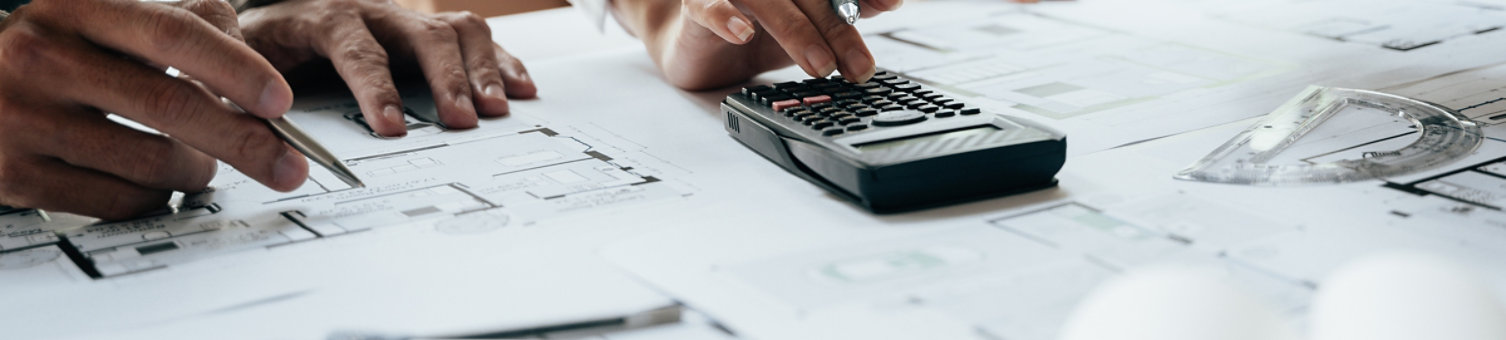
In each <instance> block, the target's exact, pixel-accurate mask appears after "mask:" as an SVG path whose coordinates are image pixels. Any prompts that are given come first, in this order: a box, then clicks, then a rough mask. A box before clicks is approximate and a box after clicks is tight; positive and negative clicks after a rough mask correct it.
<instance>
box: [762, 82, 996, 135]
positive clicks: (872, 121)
mask: <svg viewBox="0 0 1506 340" xmlns="http://www.w3.org/2000/svg"><path fill="white" fill-rule="evenodd" d="M742 92H743V94H744V95H746V96H747V97H748V98H749V99H752V100H753V102H755V103H756V104H758V105H767V106H768V107H769V108H770V109H773V110H774V112H777V113H779V114H780V116H782V117H784V119H787V120H789V121H790V124H787V125H790V126H804V127H807V128H809V129H811V130H814V131H816V132H818V133H820V134H821V135H824V136H836V135H841V134H844V133H849V132H856V131H864V130H867V129H869V128H870V127H891V126H901V125H909V124H914V123H919V122H923V121H926V120H929V119H946V118H952V117H957V116H959V115H962V116H969V115H977V114H979V113H982V110H979V109H978V108H969V107H966V105H964V104H962V103H961V102H959V101H957V100H955V99H952V98H947V97H946V96H944V95H942V94H940V93H937V92H936V91H933V90H930V89H926V88H925V87H922V86H921V85H920V84H918V83H915V82H913V81H910V80H908V79H905V78H902V77H899V75H897V74H894V73H891V72H888V71H879V72H878V73H877V74H875V75H874V76H873V78H872V80H869V81H868V82H866V83H861V84H854V83H849V82H847V81H845V80H842V79H841V78H840V76H838V77H832V78H830V79H828V78H813V79H806V80H803V81H798V82H797V81H791V82H783V83H778V84H773V85H761V86H754V87H748V88H744V89H743V90H742Z"/></svg>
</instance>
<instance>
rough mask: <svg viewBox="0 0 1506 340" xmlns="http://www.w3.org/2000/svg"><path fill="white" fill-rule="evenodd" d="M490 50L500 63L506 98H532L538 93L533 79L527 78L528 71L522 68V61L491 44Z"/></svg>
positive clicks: (500, 47)
mask: <svg viewBox="0 0 1506 340" xmlns="http://www.w3.org/2000/svg"><path fill="white" fill-rule="evenodd" d="M492 50H493V51H494V54H496V55H497V60H499V61H500V62H501V63H502V69H503V70H504V71H503V72H502V82H503V83H505V84H507V85H506V89H507V96H508V97H513V98H533V97H534V96H537V95H538V93H539V90H538V87H537V86H535V85H534V84H533V78H532V77H529V76H528V69H527V68H525V67H523V61H522V60H518V58H517V57H513V56H512V54H511V53H507V51H506V50H503V49H502V46H500V45H497V44H492Z"/></svg>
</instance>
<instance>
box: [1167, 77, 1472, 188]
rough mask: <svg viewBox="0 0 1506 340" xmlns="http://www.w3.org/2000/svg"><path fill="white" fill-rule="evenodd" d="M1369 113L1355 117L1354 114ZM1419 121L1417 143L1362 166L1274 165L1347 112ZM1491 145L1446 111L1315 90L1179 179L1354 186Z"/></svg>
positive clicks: (1368, 94) (1362, 161)
mask: <svg viewBox="0 0 1506 340" xmlns="http://www.w3.org/2000/svg"><path fill="white" fill-rule="evenodd" d="M1356 107H1357V108H1363V109H1364V110H1347V109H1352V108H1356ZM1345 111H1349V112H1355V113H1350V114H1389V115H1393V116H1396V117H1400V118H1404V119H1406V120H1408V121H1411V122H1412V124H1413V125H1414V127H1415V128H1416V129H1417V132H1418V133H1417V134H1416V135H1417V140H1416V141H1414V142H1412V143H1411V144H1408V145H1406V146H1405V147H1402V148H1400V149H1397V150H1391V151H1373V152H1365V153H1364V154H1363V155H1362V157H1359V158H1357V159H1343V160H1335V161H1327V162H1316V163H1313V162H1289V163H1276V162H1271V161H1272V159H1274V158H1275V157H1276V156H1277V155H1280V154H1281V152H1283V151H1286V150H1287V149H1288V148H1289V147H1291V146H1292V145H1293V143H1296V142H1297V141H1298V140H1300V139H1302V137H1303V136H1304V135H1306V134H1307V133H1308V132H1312V131H1313V130H1314V129H1316V128H1317V127H1318V126H1319V125H1322V124H1323V123H1325V122H1327V121H1328V120H1329V119H1330V118H1332V117H1334V116H1335V115H1338V114H1340V113H1341V112H1345ZM1484 140H1485V137H1484V135H1483V133H1482V132H1481V130H1480V125H1479V124H1478V123H1476V122H1474V121H1472V120H1470V119H1469V118H1468V117H1466V116H1464V115H1462V114H1459V113H1458V112H1454V111H1453V110H1451V109H1448V108H1446V107H1443V106H1440V105H1437V104H1433V103H1429V102H1425V101H1420V100H1416V99H1411V98H1406V97H1401V96H1396V95H1390V94H1385V93H1380V92H1374V91H1366V90H1355V89H1342V88H1329V87H1319V86H1313V87H1309V88H1307V90H1305V91H1303V92H1302V94H1301V95H1298V96H1297V97H1295V98H1292V100H1291V101H1288V102H1287V103H1286V104H1283V105H1282V106H1281V107H1279V108H1277V109H1276V110H1275V111H1273V112H1271V114H1269V115H1267V116H1266V117H1265V118H1263V119H1261V120H1260V121H1259V122H1257V123H1256V124H1255V125H1254V126H1251V127H1250V128H1249V129H1247V130H1245V131H1244V132H1242V133H1240V134H1239V135H1238V136H1235V137H1234V139H1231V140H1229V141H1228V142H1226V143H1224V144H1223V145H1222V146H1219V147H1218V149H1215V150H1214V151H1213V152H1212V153H1210V154H1209V155H1208V156H1207V157H1204V158H1203V159H1202V160H1199V161H1198V162H1197V163H1194V164H1193V165H1192V166H1190V167H1188V168H1187V169H1185V170H1182V171H1181V172H1180V173H1178V174H1177V175H1176V178H1177V179H1181V180H1190V181H1201V182H1213V183H1226V184H1242V185H1260V186H1289V185H1313V184H1337V183H1348V182H1356V181H1364V180H1372V179H1378V178H1387V177H1396V176H1404V175H1408V174H1413V173H1417V172H1420V171H1424V170H1427V169H1432V168H1436V167H1439V166H1442V165H1444V164H1448V163H1450V162H1453V161H1455V160H1458V159H1461V158H1464V157H1465V156H1468V155H1470V154H1471V153H1473V152H1474V151H1475V149H1477V148H1479V147H1480V144H1482V143H1483V142H1484Z"/></svg>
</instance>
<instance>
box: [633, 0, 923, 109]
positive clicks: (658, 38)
mask: <svg viewBox="0 0 1506 340" xmlns="http://www.w3.org/2000/svg"><path fill="white" fill-rule="evenodd" d="M612 4H613V7H612V10H613V11H614V14H615V15H616V17H617V18H618V20H619V21H620V22H622V24H623V26H624V27H625V28H626V29H627V30H628V31H629V32H631V33H633V34H634V35H637V36H638V37H639V38H640V39H642V40H643V42H644V45H645V46H647V48H648V51H649V54H650V55H652V56H653V58H654V61H655V62H656V63H658V64H659V68H660V69H661V70H663V72H664V75H665V78H666V79H667V80H668V81H669V82H670V83H671V84H674V85H675V86H678V87H680V88H683V89H687V90H706V89H714V88H720V87H725V86H729V85H734V84H738V83H741V82H744V81H747V80H748V79H749V78H752V77H753V76H755V75H758V74H759V73H763V72H766V71H770V70H775V69H779V68H784V67H786V66H789V65H791V64H795V65H799V66H800V68H801V69H803V70H805V73H806V74H809V75H811V76H812V77H826V76H829V75H831V74H832V72H834V71H841V72H842V75H843V76H844V77H846V78H848V79H850V80H853V81H856V82H863V81H867V80H868V78H869V77H872V76H873V73H874V71H875V66H874V61H873V54H872V53H870V52H869V51H868V46H867V45H866V44H864V43H863V37H862V35H861V34H859V33H858V30H857V29H856V28H854V27H853V26H852V25H848V24H847V22H846V21H843V20H842V18H841V17H840V16H838V15H837V13H836V10H834V9H832V6H831V1H830V0H683V1H671V0H614V1H613V2H612ZM900 5H902V0H861V1H860V6H861V7H862V14H863V16H864V17H871V16H874V15H877V14H878V13H881V12H887V11H892V10H895V9H899V7H900Z"/></svg>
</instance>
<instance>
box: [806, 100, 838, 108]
mask: <svg viewBox="0 0 1506 340" xmlns="http://www.w3.org/2000/svg"><path fill="white" fill-rule="evenodd" d="M833 105H836V104H832V103H831V102H822V103H816V104H814V105H811V108H812V109H824V108H828V107H832V106H833Z"/></svg>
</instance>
